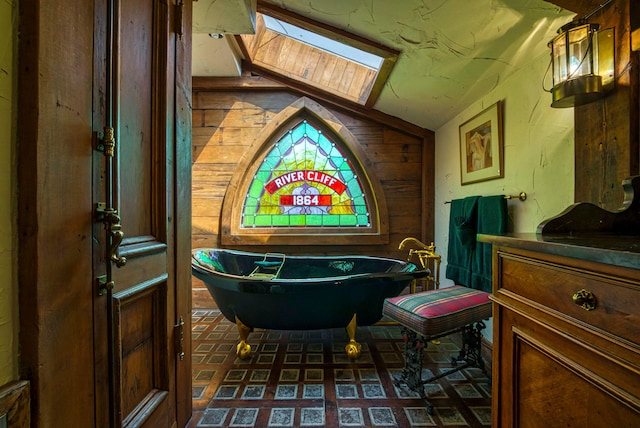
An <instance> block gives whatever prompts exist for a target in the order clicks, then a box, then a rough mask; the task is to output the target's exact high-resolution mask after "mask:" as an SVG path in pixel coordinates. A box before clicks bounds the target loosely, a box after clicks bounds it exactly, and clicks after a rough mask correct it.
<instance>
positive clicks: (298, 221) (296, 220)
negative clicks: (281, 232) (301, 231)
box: [289, 214, 306, 226]
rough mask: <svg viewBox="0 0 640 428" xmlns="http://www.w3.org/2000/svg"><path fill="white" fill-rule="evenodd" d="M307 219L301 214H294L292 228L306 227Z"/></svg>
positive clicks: (291, 218) (291, 217)
mask: <svg viewBox="0 0 640 428" xmlns="http://www.w3.org/2000/svg"><path fill="white" fill-rule="evenodd" d="M305 217H306V216H304V215H301V214H294V215H291V216H290V217H289V218H290V221H289V223H290V224H291V226H304V225H305Z"/></svg>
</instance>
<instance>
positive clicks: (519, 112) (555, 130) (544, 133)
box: [435, 55, 574, 339]
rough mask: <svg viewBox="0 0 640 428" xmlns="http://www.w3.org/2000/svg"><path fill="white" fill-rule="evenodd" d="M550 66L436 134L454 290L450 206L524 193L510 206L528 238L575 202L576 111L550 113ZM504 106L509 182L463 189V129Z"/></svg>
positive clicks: (528, 71) (543, 63)
mask: <svg viewBox="0 0 640 428" xmlns="http://www.w3.org/2000/svg"><path fill="white" fill-rule="evenodd" d="M548 64H549V56H548V55H542V56H541V57H538V58H536V59H534V60H532V62H531V63H530V65H529V66H528V67H524V68H522V69H520V70H519V71H518V72H517V73H515V74H514V75H512V76H511V77H510V78H509V79H507V80H506V81H504V82H502V83H501V84H499V85H497V86H496V87H495V88H494V89H493V90H492V91H491V92H490V93H489V94H488V95H487V96H486V97H484V98H482V99H481V100H478V101H477V102H475V103H474V104H473V105H471V106H470V107H469V108H467V109H466V110H465V111H464V112H463V113H461V114H460V115H458V116H457V117H455V118H454V119H453V120H451V121H449V122H448V123H446V124H445V125H444V126H442V127H440V128H439V129H438V130H437V131H436V154H435V159H436V166H435V186H436V188H435V244H436V249H437V251H438V253H440V254H441V255H442V257H443V261H442V271H441V272H442V273H441V277H442V278H441V280H442V286H444V287H446V286H449V285H451V284H452V282H451V281H450V280H448V279H446V278H445V272H446V266H447V250H448V240H449V238H448V231H449V208H450V205H449V204H445V203H444V202H445V201H451V200H452V199H458V198H464V197H466V196H472V195H480V196H489V195H499V194H508V195H517V194H519V193H520V192H523V191H524V192H526V193H527V200H526V201H525V202H520V201H519V200H510V201H508V206H509V231H510V232H524V233H528V232H530V233H533V232H535V230H536V227H537V226H538V224H539V223H541V222H542V221H543V220H544V219H547V218H549V217H552V216H554V215H556V214H558V213H560V212H561V211H562V210H564V209H565V208H566V207H568V206H569V205H571V204H572V203H573V202H574V139H573V134H574V132H573V131H574V126H573V108H569V109H552V108H551V107H549V104H550V102H551V95H550V94H549V93H547V92H544V91H543V89H542V80H543V77H544V75H545V72H546V70H547V66H548ZM498 100H502V101H504V105H503V131H504V132H503V141H504V165H505V167H504V178H499V179H494V180H489V181H484V182H480V183H474V184H467V185H464V186H462V185H461V184H460V160H459V159H460V157H459V153H460V151H459V136H458V134H459V126H460V125H461V124H463V123H464V122H466V121H467V120H468V119H470V118H472V117H473V116H475V115H476V114H478V113H479V112H481V111H482V110H484V109H485V108H487V107H489V106H491V105H492V104H494V103H495V102H496V101H498ZM487 330H488V331H487V334H485V336H487V337H488V338H489V339H491V334H490V330H491V328H488V329H487Z"/></svg>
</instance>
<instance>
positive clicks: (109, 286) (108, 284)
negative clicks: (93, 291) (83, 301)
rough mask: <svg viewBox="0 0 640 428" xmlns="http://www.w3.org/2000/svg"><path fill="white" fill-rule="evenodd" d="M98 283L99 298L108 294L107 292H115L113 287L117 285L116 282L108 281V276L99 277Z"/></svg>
mask: <svg viewBox="0 0 640 428" xmlns="http://www.w3.org/2000/svg"><path fill="white" fill-rule="evenodd" d="M96 283H97V285H98V296H104V295H105V294H107V291H109V290H113V286H114V285H115V282H113V281H107V275H100V276H99V277H97V278H96Z"/></svg>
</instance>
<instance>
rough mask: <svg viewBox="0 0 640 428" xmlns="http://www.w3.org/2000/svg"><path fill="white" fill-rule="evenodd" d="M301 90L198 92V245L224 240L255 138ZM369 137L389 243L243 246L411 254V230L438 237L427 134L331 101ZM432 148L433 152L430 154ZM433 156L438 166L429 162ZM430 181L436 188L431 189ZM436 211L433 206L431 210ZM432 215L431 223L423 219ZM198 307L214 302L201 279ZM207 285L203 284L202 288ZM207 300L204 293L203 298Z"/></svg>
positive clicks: (353, 128)
mask: <svg viewBox="0 0 640 428" xmlns="http://www.w3.org/2000/svg"><path fill="white" fill-rule="evenodd" d="M298 98H299V95H297V94H294V93H291V92H286V91H283V90H280V91H255V90H254V91H251V90H248V91H247V90H237V91H234V90H230V91H208V90H197V89H194V94H193V102H194V106H193V143H192V144H193V153H192V162H193V168H192V171H193V184H192V190H193V191H192V198H193V202H192V204H193V205H192V208H193V214H192V215H193V218H192V220H193V221H192V224H193V226H192V247H193V248H202V247H220V245H221V244H220V239H219V230H220V214H221V208H222V201H223V198H224V196H225V192H226V190H227V185H228V184H229V181H230V180H231V177H232V176H233V174H234V172H235V170H236V166H237V164H238V162H239V161H240V159H241V157H242V156H243V154H244V152H245V151H246V150H247V149H248V147H249V146H250V145H251V144H252V142H253V139H254V138H255V137H256V136H257V135H258V133H259V132H260V130H261V129H262V128H263V127H264V126H265V125H266V124H267V123H268V121H269V120H270V119H271V118H273V117H274V116H275V115H276V114H278V113H279V112H280V111H281V110H282V109H283V108H285V107H287V106H288V105H290V104H291V103H292V102H294V101H295V100H297V99H298ZM323 106H324V107H325V108H327V110H329V111H330V112H331V113H332V114H334V115H335V116H336V117H337V118H338V119H339V120H340V121H341V122H342V123H343V124H344V125H346V126H347V127H348V129H349V131H350V132H351V133H352V134H353V135H354V136H355V137H356V138H357V139H358V141H359V142H360V143H361V144H362V146H363V148H364V150H365V151H366V153H367V154H368V156H369V158H370V160H371V161H372V162H373V164H374V165H375V174H376V175H377V177H378V179H379V180H380V183H381V185H382V188H383V191H384V197H385V198H386V202H387V207H388V211H389V243H388V244H386V245H370V246H339V247H335V246H333V247H332V246H304V247H300V246H291V247H287V246H280V247H273V246H271V247H269V248H264V247H256V246H250V247H235V248H237V249H246V250H252V251H258V252H264V251H267V250H268V251H278V252H285V253H289V254H294V253H298V254H299V253H305V254H365V255H377V256H392V257H398V258H403V259H404V258H406V255H407V253H406V250H405V251H398V249H397V248H398V244H399V243H400V241H401V240H402V239H404V238H405V237H407V236H413V237H416V238H418V239H423V240H424V241H425V242H426V241H429V242H431V240H433V224H432V222H433V216H432V215H430V214H428V213H427V214H426V215H423V210H424V207H427V211H428V212H432V211H433V205H432V204H433V189H432V187H433V186H432V184H433V179H431V180H424V182H425V184H424V185H423V170H424V171H433V155H432V153H433V151H432V149H433V148H432V147H429V148H428V149H427V150H425V147H423V144H425V143H424V142H425V141H426V139H425V138H424V137H419V136H416V135H411V134H410V133H406V132H403V131H399V130H397V129H395V128H394V127H392V126H389V125H387V124H383V123H380V122H378V121H374V120H370V119H367V118H363V117H361V116H359V115H358V116H356V115H354V114H349V113H347V112H345V111H339V110H337V109H335V108H332V107H331V106H328V105H323ZM425 152H427V153H431V155H429V154H427V155H426V156H425ZM425 162H429V163H430V165H424V164H423V163H425ZM425 187H428V188H425ZM429 210H430V211H429ZM423 219H426V220H423ZM424 221H427V222H429V223H430V224H423V222H424ZM193 287H194V290H195V291H194V301H193V305H194V307H207V304H209V303H210V301H208V297H207V293H206V292H204V293H200V292H199V291H203V288H204V287H203V285H202V283H201V282H200V281H199V280H197V279H195V278H194V279H193ZM198 290H199V291H198ZM203 299H204V300H203Z"/></svg>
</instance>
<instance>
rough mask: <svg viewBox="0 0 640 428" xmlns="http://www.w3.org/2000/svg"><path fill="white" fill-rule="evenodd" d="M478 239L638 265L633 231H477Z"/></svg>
mask: <svg viewBox="0 0 640 428" xmlns="http://www.w3.org/2000/svg"><path fill="white" fill-rule="evenodd" d="M478 241H480V242H485V243H489V244H494V245H503V246H508V247H514V248H521V249H524V250H531V251H537V252H540V253H547V254H555V255H559V256H565V257H573V258H576V259H581V260H589V261H593V262H599V263H606V264H609V265H614V266H624V267H629V268H633V269H640V236H637V235H636V236H620V235H598V234H583V235H565V234H562V235H553V234H552V235H541V234H536V233H512V234H506V235H484V234H478Z"/></svg>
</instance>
